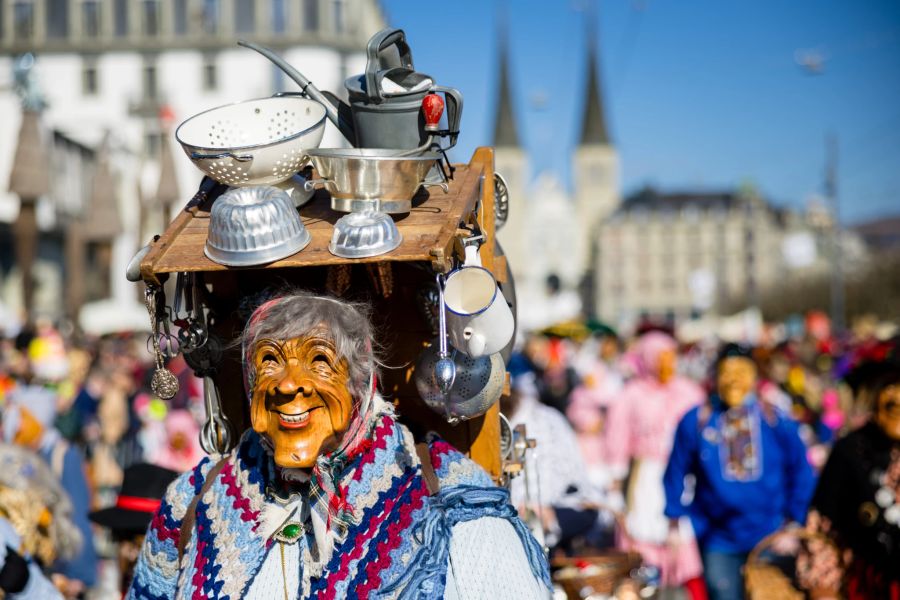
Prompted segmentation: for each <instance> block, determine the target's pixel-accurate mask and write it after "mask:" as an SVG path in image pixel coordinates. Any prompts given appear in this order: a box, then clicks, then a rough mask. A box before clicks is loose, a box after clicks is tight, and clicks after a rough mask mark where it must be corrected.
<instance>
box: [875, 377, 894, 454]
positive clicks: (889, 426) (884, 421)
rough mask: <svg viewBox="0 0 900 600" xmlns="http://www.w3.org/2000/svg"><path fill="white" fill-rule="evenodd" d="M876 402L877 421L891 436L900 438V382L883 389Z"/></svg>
mask: <svg viewBox="0 0 900 600" xmlns="http://www.w3.org/2000/svg"><path fill="white" fill-rule="evenodd" d="M876 402H877V404H876V406H875V423H876V424H877V425H878V426H879V427H880V428H881V430H882V431H884V433H885V435H887V436H888V437H889V438H892V439H895V440H900V383H895V384H892V385H889V386H887V387H886V388H884V389H883V390H881V393H879V394H878V398H877V399H876Z"/></svg>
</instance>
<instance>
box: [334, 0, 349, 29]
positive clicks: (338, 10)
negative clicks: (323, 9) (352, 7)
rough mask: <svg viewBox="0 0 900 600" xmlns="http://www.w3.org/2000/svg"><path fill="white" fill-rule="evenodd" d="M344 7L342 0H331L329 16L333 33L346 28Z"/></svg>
mask: <svg viewBox="0 0 900 600" xmlns="http://www.w3.org/2000/svg"><path fill="white" fill-rule="evenodd" d="M345 8H346V7H345V6H344V0H331V18H332V21H333V23H334V31H335V33H344V31H345V30H346V23H345V22H344V19H345V17H346V14H347V11H346V10H345Z"/></svg>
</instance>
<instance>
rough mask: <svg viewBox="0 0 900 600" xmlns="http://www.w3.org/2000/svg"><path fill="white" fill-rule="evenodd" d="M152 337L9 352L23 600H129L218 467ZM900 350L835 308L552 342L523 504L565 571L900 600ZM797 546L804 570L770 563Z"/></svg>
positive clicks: (600, 329) (515, 371)
mask: <svg viewBox="0 0 900 600" xmlns="http://www.w3.org/2000/svg"><path fill="white" fill-rule="evenodd" d="M146 343H147V339H146V334H145V333H140V334H119V335H112V336H106V337H104V338H101V339H93V340H80V341H79V342H78V343H72V341H71V340H64V338H63V336H62V335H61V334H60V332H59V331H57V330H56V329H54V328H53V327H52V326H51V325H50V324H49V323H39V324H37V325H36V326H35V327H34V328H32V329H28V330H23V331H21V332H19V333H18V334H17V335H16V336H15V337H10V338H5V339H2V341H0V407H2V411H0V415H2V423H0V435H2V440H0V460H2V462H3V464H2V465H0V536H2V538H0V563H2V569H0V589H2V590H3V592H4V593H5V595H6V596H7V597H10V598H17V597H22V598H55V597H64V598H115V597H119V595H120V594H121V593H122V590H123V589H124V586H126V585H127V582H128V579H129V573H130V568H131V566H132V565H133V564H134V561H135V560H136V557H137V553H138V552H139V549H140V547H141V538H142V536H143V533H144V531H145V530H146V528H147V525H148V524H149V523H150V520H151V519H152V518H153V515H154V513H155V511H156V509H157V507H158V506H159V499H160V498H161V496H162V494H163V492H164V490H165V488H166V486H167V485H168V483H169V482H170V481H172V480H173V479H174V478H175V476H176V475H177V474H178V473H179V472H183V471H185V470H187V469H189V468H191V467H193V466H194V465H195V464H196V463H197V462H198V461H199V460H200V458H201V457H202V455H203V451H202V450H201V448H200V445H199V433H200V427H201V424H202V423H203V421H204V419H205V414H204V403H203V388H202V381H201V380H199V379H197V378H196V377H194V375H193V373H192V372H191V370H190V369H189V368H188V367H187V365H186V364H185V363H184V362H183V359H181V358H180V357H175V358H173V359H172V360H171V361H169V363H168V365H167V366H168V368H169V370H171V371H172V372H173V373H174V374H175V375H176V376H177V377H178V379H179V383H180V387H179V392H178V394H177V395H176V396H175V397H174V398H173V399H172V400H168V401H162V400H160V399H159V398H157V397H156V396H154V394H153V393H152V392H151V391H150V377H151V375H152V373H153V367H154V364H153V362H152V360H151V359H150V357H151V353H150V352H149V351H148V348H147V347H146ZM898 354H900V351H898V341H897V337H893V338H891V337H889V336H884V335H882V336H881V337H877V336H875V335H874V332H873V330H872V329H871V328H864V327H862V328H856V329H853V330H851V331H849V332H847V333H845V334H841V335H840V336H837V335H834V334H833V333H832V331H831V330H830V327H829V323H828V321H827V318H825V317H824V315H821V314H818V313H814V314H811V315H809V316H808V317H807V318H806V319H805V321H801V322H799V323H798V322H793V323H785V324H780V325H777V326H772V327H771V328H768V329H766V330H765V331H764V332H763V334H762V335H761V336H759V339H757V340H755V343H754V344H753V345H747V344H744V343H725V342H723V341H722V340H719V339H707V340H701V341H694V342H692V343H690V344H684V343H679V341H678V340H677V338H676V336H675V335H674V333H673V331H671V330H669V329H668V328H667V327H665V326H663V325H658V324H653V323H645V324H643V325H641V326H640V327H638V328H637V330H636V331H634V332H633V333H632V334H630V335H628V336H624V335H620V334H619V333H618V332H616V331H615V330H614V329H613V328H611V327H609V326H608V325H605V324H603V323H599V322H593V321H589V322H571V323H562V324H559V325H557V326H554V327H550V328H548V329H545V330H543V331H541V332H537V333H532V334H530V335H528V336H527V337H526V338H525V340H524V343H523V344H521V345H520V350H519V351H518V352H516V353H514V354H513V355H512V357H511V358H510V360H509V361H508V370H509V371H510V373H511V375H512V380H511V390H512V392H511V394H510V395H509V396H508V397H504V398H503V399H502V400H501V403H502V405H501V409H502V412H503V414H504V415H505V416H506V418H508V419H509V421H510V424H511V426H512V427H513V428H515V427H516V426H518V425H524V426H525V435H526V436H527V438H530V439H533V440H535V441H536V445H535V447H534V449H533V450H531V451H530V452H529V453H528V455H527V460H526V463H525V468H524V475H523V476H520V477H516V478H514V479H513V480H512V482H511V487H512V490H511V491H512V497H513V500H514V502H515V503H516V505H517V507H518V508H519V510H520V513H521V514H522V516H523V518H525V519H526V521H527V522H528V523H529V525H531V526H532V528H533V530H534V531H535V532H537V533H538V534H539V536H540V538H541V541H542V542H543V543H544V544H545V546H547V547H548V548H549V549H550V550H551V557H553V558H554V561H556V562H555V563H554V564H563V562H559V560H562V561H565V560H566V559H571V558H573V557H574V558H578V557H582V558H584V557H591V556H603V555H604V553H607V554H606V555H609V552H610V551H613V550H615V551H620V552H629V553H634V554H635V555H639V556H640V558H641V560H642V562H643V565H644V566H643V567H642V569H643V571H642V573H643V574H644V576H645V579H646V580H647V581H651V582H652V583H653V585H655V586H656V587H657V588H658V589H660V590H670V591H677V593H678V594H680V595H681V596H682V597H689V598H713V599H719V598H722V599H725V598H741V597H744V593H745V589H749V588H750V587H752V586H753V585H756V586H758V587H759V586H762V587H761V588H760V589H766V588H765V586H774V585H777V584H778V583H779V582H780V583H782V584H784V583H785V580H789V581H788V583H789V584H790V585H792V586H794V587H797V588H802V589H805V590H806V591H807V594H808V595H811V596H812V595H817V597H839V596H840V595H843V596H844V597H851V598H870V597H871V598H875V597H878V598H882V597H884V598H900V584H898V578H900V574H898V570H897V569H896V568H895V567H896V564H900V563H898V561H900V366H898V365H900V356H898ZM848 483H849V484H848ZM789 532H793V538H791V539H793V540H794V541H791V539H789V538H788V536H787V533H789ZM798 540H799V541H798ZM768 546H771V548H772V549H773V550H772V552H768V550H765V549H764V547H768ZM788 551H792V552H793V554H794V555H795V558H794V559H793V562H792V563H791V569H786V568H785V567H784V565H783V564H781V563H779V561H778V560H776V559H773V560H772V561H771V564H768V563H767V564H765V565H763V562H764V561H763V559H762V558H761V557H764V556H775V555H777V554H779V553H782V554H783V553H784V552H788ZM557 559H558V560H557ZM589 562H590V561H587V562H577V561H576V562H575V563H571V562H569V563H565V564H580V565H587V564H589ZM759 565H763V566H759ZM772 597H774V596H772Z"/></svg>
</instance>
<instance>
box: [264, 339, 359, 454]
mask: <svg viewBox="0 0 900 600" xmlns="http://www.w3.org/2000/svg"><path fill="white" fill-rule="evenodd" d="M252 360H253V365H254V367H255V368H256V381H255V385H254V387H253V390H252V397H251V402H250V420H251V422H252V424H253V430H254V431H256V432H257V433H259V434H261V435H264V436H266V437H268V438H269V440H271V442H272V445H273V446H274V455H275V464H277V465H278V466H280V467H283V468H300V469H309V468H312V467H313V466H314V465H315V463H316V459H317V458H318V457H319V455H321V454H324V453H326V452H330V451H332V450H334V449H335V448H337V447H338V444H339V443H340V441H341V437H342V436H343V434H344V432H345V431H347V427H348V425H349V423H350V417H351V413H352V408H353V398H352V395H351V393H350V390H349V387H348V386H349V383H350V370H349V368H348V365H347V361H346V360H343V359H339V358H338V354H337V349H336V348H335V346H334V344H333V343H332V342H331V340H329V339H328V338H327V337H326V336H325V334H324V332H323V331H322V332H316V331H314V332H312V333H311V334H309V335H306V336H302V337H298V338H293V339H289V340H273V339H261V340H259V341H258V342H257V343H256V347H255V348H254V349H253V357H252Z"/></svg>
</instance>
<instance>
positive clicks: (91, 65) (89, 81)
mask: <svg viewBox="0 0 900 600" xmlns="http://www.w3.org/2000/svg"><path fill="white" fill-rule="evenodd" d="M98 88H99V86H98V83H97V65H96V63H95V62H94V61H93V60H85V62H84V67H83V68H82V70H81V93H82V94H84V95H85V96H94V95H96V94H97V90H98Z"/></svg>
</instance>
